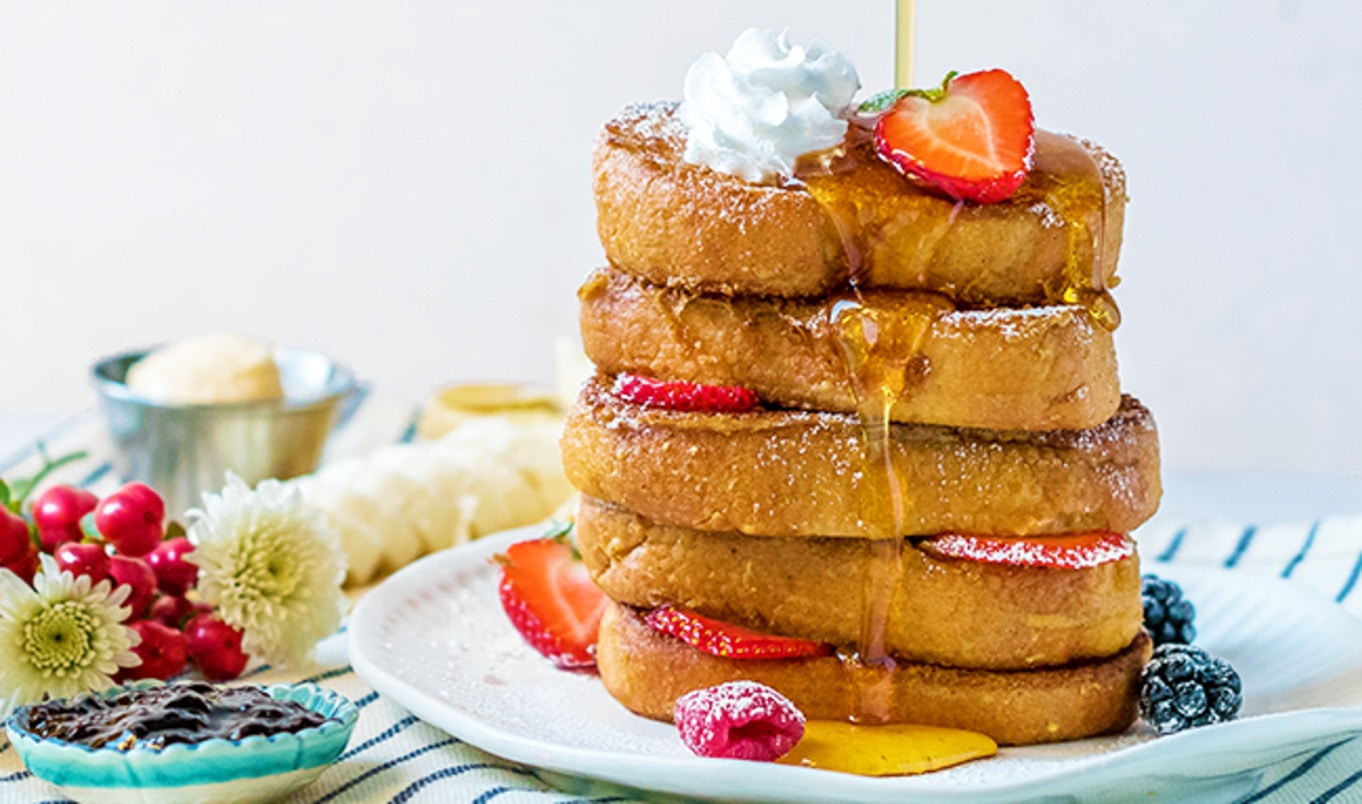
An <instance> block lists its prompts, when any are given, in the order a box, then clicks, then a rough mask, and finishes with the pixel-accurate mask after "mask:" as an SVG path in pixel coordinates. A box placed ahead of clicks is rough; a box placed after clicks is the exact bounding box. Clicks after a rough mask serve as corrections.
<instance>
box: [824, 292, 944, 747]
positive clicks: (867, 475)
mask: <svg viewBox="0 0 1362 804" xmlns="http://www.w3.org/2000/svg"><path fill="white" fill-rule="evenodd" d="M926 307H927V306H926V305H924V309H910V310H909V311H908V312H907V313H906V314H904V315H903V316H902V317H901V318H896V319H895V320H891V319H889V318H888V317H887V316H886V315H885V314H884V312H883V309H882V308H877V307H875V306H874V305H871V304H866V303H864V300H863V297H859V294H858V296H857V297H852V298H843V299H838V300H836V301H834V302H833V304H832V306H831V308H830V309H829V316H830V318H831V320H832V324H833V331H834V332H835V333H836V336H837V342H838V345H839V346H840V347H841V349H842V355H843V359H844V362H845V364H846V368H847V375H848V377H849V378H850V380H851V388H852V392H853V394H854V396H855V399H856V413H857V417H858V419H859V424H860V430H861V441H862V460H861V467H862V475H863V482H862V483H861V485H860V488H859V493H858V499H857V506H858V508H859V514H860V518H861V521H862V522H863V523H864V525H865V528H866V530H867V531H868V535H869V538H870V539H871V557H870V562H869V564H868V568H867V577H866V580H865V584H864V589H863V594H864V599H863V602H862V606H861V630H860V639H859V641H858V642H857V645H856V648H855V650H854V651H853V652H848V651H847V650H845V649H844V650H843V651H842V652H841V653H840V654H839V656H840V658H842V660H843V662H844V664H846V665H847V666H848V667H849V668H850V669H851V671H852V672H855V673H857V674H858V680H859V682H860V689H861V704H860V711H859V713H858V714H857V716H856V718H855V719H856V721H857V722H867V723H883V722H885V721H887V720H888V719H889V716H890V703H891V702H890V695H891V692H892V689H893V686H892V684H893V671H894V668H895V665H894V660H893V658H892V657H890V656H889V653H888V651H887V650H886V648H885V644H884V635H885V633H886V632H887V631H888V620H889V606H890V602H891V601H892V599H893V594H894V588H895V587H896V586H897V585H898V582H899V579H900V577H901V576H902V574H903V556H902V551H903V533H904V529H905V522H906V521H907V502H906V500H905V497H904V493H903V491H904V488H903V484H902V483H901V481H900V478H899V475H898V470H897V468H896V467H895V465H894V455H893V446H892V442H891V440H890V428H891V426H892V424H891V418H890V414H891V413H892V411H893V407H894V404H895V402H897V401H898V400H899V399H900V398H901V397H902V396H903V394H904V393H905V392H909V391H910V388H909V381H908V378H909V375H908V371H907V369H908V363H909V361H910V360H911V359H912V358H913V356H914V355H916V354H918V353H919V352H920V351H921V349H922V344H923V343H924V341H925V340H926V338H927V336H928V333H929V332H930V329H931V322H932V316H931V312H930V310H929V309H926Z"/></svg>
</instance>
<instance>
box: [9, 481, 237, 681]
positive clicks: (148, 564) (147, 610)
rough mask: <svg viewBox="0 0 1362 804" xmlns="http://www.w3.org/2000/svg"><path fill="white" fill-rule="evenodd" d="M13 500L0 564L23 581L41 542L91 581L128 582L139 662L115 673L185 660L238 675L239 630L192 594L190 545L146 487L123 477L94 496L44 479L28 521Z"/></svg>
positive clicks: (151, 674) (214, 676)
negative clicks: (118, 484) (115, 488)
mask: <svg viewBox="0 0 1362 804" xmlns="http://www.w3.org/2000/svg"><path fill="white" fill-rule="evenodd" d="M14 507H17V506H11V507H3V506H0V568H4V569H8V570H10V571H12V572H13V573H15V574H16V575H18V576H19V577H20V578H22V579H23V580H24V581H25V582H27V583H30V584H31V583H32V582H33V576H34V575H35V574H37V571H38V566H39V561H38V555H39V552H40V551H41V552H44V553H48V554H50V555H51V556H52V557H53V558H54V559H56V562H57V566H58V567H60V568H61V569H63V570H67V571H70V572H71V574H72V575H75V576H77V577H79V576H82V575H86V576H89V578H90V582H91V583H92V584H93V583H99V582H100V581H104V580H109V581H111V583H112V585H113V586H114V587H115V588H116V587H119V586H127V587H130V589H131V594H129V595H128V599H127V601H126V602H125V603H124V605H125V606H127V607H128V608H129V609H131V614H129V615H128V620H127V625H128V627H129V628H132V629H133V630H134V631H136V632H137V633H138V635H139V636H141V637H142V642H141V644H139V645H138V646H137V647H135V648H133V652H134V653H136V654H137V655H138V656H139V657H141V659H142V664H141V665H139V666H137V667H129V668H125V669H124V670H122V671H121V672H120V673H119V674H118V676H117V678H116V679H115V680H116V681H119V682H123V681H131V680H133V679H140V678H158V679H162V680H166V679H169V678H171V677H173V676H177V675H179V674H180V673H182V672H184V669H185V666H186V665H187V664H188V662H189V661H190V660H193V662H194V664H196V665H197V666H198V668H199V670H200V671H201V672H202V673H203V675H204V676H205V677H207V678H208V679H210V680H212V681H228V680H230V679H234V678H236V677H237V676H239V675H241V671H242V670H244V669H245V667H246V662H247V661H248V659H249V658H250V657H249V656H247V655H246V653H245V652H244V651H242V649H241V632H240V631H239V630H237V629H236V628H233V627H232V626H230V625H228V624H227V623H225V622H223V621H222V620H220V619H218V617H217V615H216V614H215V613H214V611H213V607H212V606H210V605H208V604H207V603H204V602H202V601H199V600H195V599H193V598H192V597H191V593H192V592H193V590H194V585H195V583H196V581H197V580H198V573H199V569H198V567H196V566H195V565H193V564H191V563H190V562H188V561H186V560H185V556H186V555H188V554H189V553H190V552H192V551H193V550H194V545H193V544H192V543H191V542H190V541H189V539H187V538H185V536H184V535H183V533H184V532H183V529H181V528H180V527H179V526H178V525H176V524H174V523H172V524H171V525H170V526H169V527H167V525H166V521H165V502H164V501H163V500H162V499H161V495H159V494H157V493H156V492H155V491H154V490H153V489H151V488H150V487H148V486H146V485H143V484H141V483H129V484H127V485H126V486H124V487H123V488H121V489H119V490H118V491H116V492H114V493H113V494H110V495H109V496H107V497H105V498H104V499H103V500H100V499H99V498H98V497H96V496H95V495H93V494H91V493H90V492H88V491H85V490H84V489H78V488H73V487H71V486H53V487H52V488H49V489H47V490H46V491H44V492H43V493H42V494H40V495H39V496H38V498H37V499H36V500H34V502H33V507H32V510H31V519H32V521H31V522H30V521H29V520H28V519H25V518H24V517H23V516H22V515H21V514H20V513H18V512H17V511H15V510H12V509H13V508H14Z"/></svg>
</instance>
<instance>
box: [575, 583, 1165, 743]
mask: <svg viewBox="0 0 1362 804" xmlns="http://www.w3.org/2000/svg"><path fill="white" fill-rule="evenodd" d="M1151 652H1152V649H1151V645H1150V641H1149V636H1148V635H1147V634H1145V633H1144V632H1143V631H1140V632H1139V633H1138V634H1137V635H1136V636H1135V638H1134V639H1133V640H1132V641H1131V643H1130V644H1129V645H1127V646H1125V647H1124V648H1123V649H1122V650H1120V651H1119V652H1118V653H1116V654H1114V655H1112V656H1109V657H1106V658H1103V659H1098V660H1093V661H1088V662H1076V663H1073V664H1069V665H1065V666H1063V667H1054V668H1046V669H1039V670H1012V671H998V670H966V669H959V668H948V667H938V666H936V665H932V664H923V663H918V662H909V661H896V662H895V665H894V667H893V669H892V670H885V669H882V668H878V667H865V666H858V665H857V664H856V663H854V662H851V661H843V660H841V659H838V658H837V657H834V656H824V657H819V658H806V659H776V660H735V659H724V658H719V657H717V656H711V655H709V654H707V653H701V652H700V651H698V650H695V649H694V648H692V647H690V646H689V645H687V644H686V643H684V642H682V641H681V640H679V639H675V638H673V637H670V636H667V635H664V634H660V633H658V632H656V631H654V630H653V629H652V628H650V627H648V625H647V624H646V623H645V622H644V621H643V618H642V617H641V616H640V615H639V613H638V612H637V611H635V610H633V609H630V608H628V607H625V606H621V605H619V604H617V603H611V604H610V605H609V606H608V608H607V609H606V612H605V616H604V618H603V619H602V620H601V630H600V638H599V641H598V643H597V645H596V666H597V669H598V670H599V672H600V676H601V683H602V684H604V685H605V689H606V690H607V691H608V692H609V693H610V694H611V695H613V696H614V697H615V699H616V700H618V701H619V702H620V703H621V704H623V705H624V706H625V707H626V708H628V709H630V710H632V711H633V712H635V713H637V714H640V715H643V716H644V717H650V718H654V719H657V720H667V721H670V720H671V719H672V709H673V707H674V706H675V704H676V699H677V698H679V697H681V696H682V695H684V694H686V693H687V692H690V691H692V690H697V689H701V688H704V687H712V686H715V685H717V684H724V683H727V682H730V681H739V680H751V681H756V682H758V683H761V684H765V685H767V686H770V687H773V688H775V689H776V690H778V691H779V692H780V693H781V694H783V695H784V696H785V697H787V698H789V699H790V700H791V701H792V702H793V703H794V705H795V706H797V707H799V709H800V711H802V712H803V713H804V716H805V717H807V718H809V719H811V720H849V719H851V718H853V717H859V716H861V715H862V714H863V713H864V712H865V710H866V709H867V708H868V707H867V700H868V699H869V700H870V701H871V702H872V705H874V702H875V701H876V700H877V699H879V698H880V697H884V698H887V700H884V702H883V703H884V709H885V711H884V714H886V715H887V721H886V722H890V723H917V724H920V725H924V726H943V727H948V728H957V729H969V730H970V731H977V732H982V733H983V734H987V735H988V736H990V737H992V738H993V739H994V740H996V741H997V742H998V743H1000V744H1004V745H1027V744H1032V743H1048V742H1058V741H1060V740H1076V739H1079V738H1082V737H1091V736H1094V735H1098V734H1110V733H1113V732H1119V731H1122V730H1123V729H1125V728H1126V727H1127V726H1129V725H1130V724H1131V723H1132V722H1134V720H1135V715H1136V702H1137V701H1138V700H1139V690H1140V671H1141V669H1142V668H1143V667H1144V664H1145V662H1147V661H1148V660H1149V656H1150V654H1151ZM886 674H888V676H889V678H888V679H887V681H886V679H885V675H886Z"/></svg>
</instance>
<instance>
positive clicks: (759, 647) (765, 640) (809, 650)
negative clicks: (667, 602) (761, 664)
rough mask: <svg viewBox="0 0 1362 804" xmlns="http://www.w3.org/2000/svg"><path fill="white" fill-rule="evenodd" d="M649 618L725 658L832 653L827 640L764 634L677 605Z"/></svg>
mask: <svg viewBox="0 0 1362 804" xmlns="http://www.w3.org/2000/svg"><path fill="white" fill-rule="evenodd" d="M645 619H646V620H647V622H648V625H649V626H651V627H652V629H653V630H654V631H659V632H661V633H664V634H668V635H670V636H674V637H676V638H677V639H679V640H681V641H682V642H685V643H686V644H688V645H690V646H691V647H692V648H695V649H696V650H698V651H700V652H702V653H708V654H709V655H711V656H719V657H722V658H724V659H795V658H801V657H805V656H827V655H829V654H831V653H832V646H831V645H829V644H827V643H826V642H812V641H810V640H807V639H794V638H793V637H782V636H775V635H774V634H763V633H761V632H760V631H752V630H750V629H747V628H743V627H741V626H737V625H733V624H732V623H726V622H722V621H720V620H713V619H710V618H709V617H701V616H700V615H699V614H696V613H694V612H690V611H683V610H682V609H678V608H675V607H674V606H662V607H660V608H656V609H653V610H652V611H650V612H648V616H647V617H646V618H645Z"/></svg>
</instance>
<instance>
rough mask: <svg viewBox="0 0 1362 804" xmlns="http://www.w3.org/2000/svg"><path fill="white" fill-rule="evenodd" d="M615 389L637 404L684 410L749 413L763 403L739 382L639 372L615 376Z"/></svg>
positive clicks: (622, 396)
mask: <svg viewBox="0 0 1362 804" xmlns="http://www.w3.org/2000/svg"><path fill="white" fill-rule="evenodd" d="M614 392H615V395H616V396H618V397H620V398H621V399H627V400H629V401H630V402H633V403H634V404H637V405H643V406H645V407H650V408H665V409H667V410H679V411H685V412H698V413H746V412H747V411H750V410H755V409H756V408H757V406H758V405H759V404H760V402H759V401H758V400H757V394H756V392H754V391H753V390H752V389H750V388H744V387H742V386H740V385H701V384H700V383H696V382H681V381H663V380H654V379H652V378H649V377H640V376H638V375H637V374H621V375H619V376H618V377H616V378H615V387H614Z"/></svg>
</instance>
